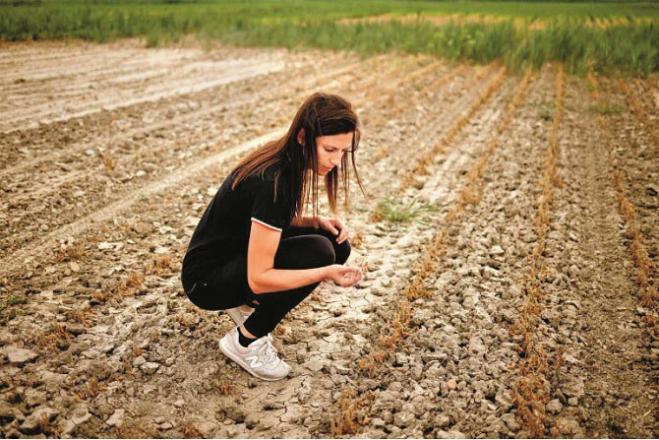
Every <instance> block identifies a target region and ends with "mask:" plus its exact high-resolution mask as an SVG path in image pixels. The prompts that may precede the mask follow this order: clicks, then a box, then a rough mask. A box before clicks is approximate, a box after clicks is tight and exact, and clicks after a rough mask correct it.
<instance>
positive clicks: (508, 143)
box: [360, 69, 546, 438]
mask: <svg viewBox="0 0 659 440" xmlns="http://www.w3.org/2000/svg"><path fill="white" fill-rule="evenodd" d="M545 72H546V69H543V70H542V72H541V75H540V78H539V79H537V80H533V81H532V84H531V85H528V90H529V91H528V92H526V93H525V95H524V96H523V97H522V96H520V95H519V94H517V95H516V96H518V98H517V99H518V100H520V101H522V100H523V104H524V105H523V106H521V107H518V109H517V110H516V111H515V115H514V116H512V117H511V119H510V120H511V126H510V128H509V129H508V130H507V131H506V132H505V134H503V135H502V134H501V133H500V134H499V139H500V145H499V146H498V147H496V149H495V150H494V154H493V155H491V156H490V155H488V154H487V151H488V149H489V148H487V147H486V148H484V149H483V150H481V154H483V155H485V156H481V155H479V157H480V159H479V157H477V158H475V159H474V162H473V166H471V170H470V169H469V168H468V166H467V165H468V164H469V162H467V161H463V160H460V159H458V160H457V161H455V163H456V165H452V166H451V167H452V168H456V169H457V170H459V171H460V175H462V176H467V175H468V176H473V177H472V178H471V179H469V180H470V181H471V183H466V184H465V185H464V186H462V187H461V188H460V187H458V190H457V191H455V194H453V193H452V192H449V191H444V186H445V185H446V182H447V181H449V179H446V178H445V177H444V178H441V179H439V181H440V182H441V183H442V184H441V187H438V188H437V190H440V189H441V190H442V192H443V193H444V194H445V195H442V196H440V197H439V198H438V202H437V203H438V204H439V205H440V206H441V209H442V210H444V212H443V214H444V217H443V218H446V216H448V214H449V213H452V214H453V215H457V216H459V221H457V222H454V223H451V222H448V221H445V223H447V228H446V234H445V237H444V241H443V247H444V249H443V251H442V252H441V255H440V256H439V257H438V258H437V260H436V261H435V262H434V264H435V266H436V267H435V269H434V271H433V273H432V274H430V276H428V277H427V278H426V280H425V281H424V288H425V289H426V291H427V292H429V293H432V298H418V299H416V300H415V301H414V303H413V304H414V307H413V309H412V311H411V318H410V335H409V336H408V337H407V338H405V339H404V340H403V341H402V343H401V344H399V345H397V346H396V349H395V356H393V357H392V359H391V361H392V362H393V364H391V365H392V366H393V367H394V368H391V369H388V370H387V371H386V374H383V375H380V376H378V378H377V379H375V382H374V383H375V384H377V385H378V386H377V387H376V388H377V389H374V390H373V393H374V404H373V406H372V408H371V412H370V414H369V416H370V417H372V421H371V422H370V423H369V425H370V426H369V431H368V436H369V437H408V436H409V437H435V438H437V437H439V438H442V437H453V438H455V437H460V436H462V435H464V436H466V437H476V438H479V437H486V438H496V437H515V436H516V434H515V433H516V432H517V431H518V430H519V426H517V427H515V424H516V422H515V419H514V414H513V413H510V411H511V409H512V404H511V403H510V402H511V399H510V385H509V380H508V377H509V370H510V367H509V365H510V362H512V361H513V360H514V359H516V357H517V352H516V349H515V348H516V347H514V344H512V343H511V342H509V336H508V330H507V327H508V322H511V321H512V319H514V317H515V316H516V312H515V310H514V301H515V300H516V299H517V297H519V296H520V295H521V292H518V291H516V290H515V289H513V288H511V280H512V279H514V278H515V277H516V275H517V274H518V273H519V272H520V270H521V268H522V267H523V266H524V262H523V258H524V256H525V255H527V254H528V252H529V248H530V245H528V244H527V241H528V233H529V232H528V230H529V228H528V225H527V224H526V223H527V222H526V221H527V215H526V213H527V212H528V208H529V207H531V206H533V203H534V200H535V194H534V193H533V192H534V191H533V188H532V187H531V185H529V184H528V176H533V175H534V174H535V173H536V172H537V168H538V163H537V162H538V161H536V160H535V157H536V156H537V154H536V144H537V143H538V142H541V141H542V140H543V136H544V129H543V128H542V126H543V121H542V120H541V119H539V117H537V116H536V110H537V108H538V106H539V104H540V103H541V102H542V97H543V96H544V94H545V83H546V81H545V76H546V74H545ZM519 87H524V85H523V84H520V85H519ZM518 90H520V89H518ZM526 96H528V98H526ZM510 105H512V103H511V102H510V99H509V102H508V105H506V103H502V104H501V105H499V106H498V108H500V109H501V110H502V111H503V110H505V108H506V107H510ZM507 118H508V116H506V114H503V115H501V116H500V117H498V118H497V120H498V121H500V122H499V124H500V125H499V127H503V126H505V122H506V119H507ZM470 126H471V130H472V131H476V133H477V134H476V135H475V136H470V137H469V139H467V140H465V141H464V142H462V143H467V145H468V144H476V145H484V146H491V145H493V144H492V143H491V140H490V133H497V132H498V131H499V130H497V127H496V126H492V127H483V126H477V128H475V127H474V126H473V124H470ZM479 138H480V139H479ZM459 149H460V147H458V148H456V147H453V148H451V151H450V153H449V156H452V155H453V152H454V151H455V150H459ZM472 155H473V153H472ZM485 158H487V159H485ZM447 161H448V160H446V161H444V162H442V167H444V165H445V164H446V162H447ZM485 161H487V165H486V166H485V167H483V164H484V162H485ZM457 164H459V165H457ZM449 169H451V168H449ZM479 171H480V172H481V173H482V174H480V177H478V176H479ZM436 174H437V170H434V171H433V175H436ZM449 177H450V176H449ZM472 179H473V180H472ZM427 190H432V189H431V188H429V185H428V184H426V186H425V187H424V189H423V191H422V193H425V192H426V191H427ZM427 197H428V198H429V199H432V198H434V197H432V195H431V194H429V195H428V196H427ZM424 198H426V197H425V196H424ZM481 198H482V200H481ZM461 199H462V200H463V201H464V200H474V201H478V204H477V205H474V206H473V207H471V208H470V209H466V210H464V211H462V210H460V209H457V210H454V209H453V207H454V206H459V205H457V204H458V203H460V200H461ZM451 201H452V202H453V206H451V204H450V203H447V202H451ZM421 261H422V258H419V262H421ZM391 314H392V313H391V312H390V311H388V310H382V313H378V315H379V316H378V318H380V319H384V321H385V324H384V325H383V326H382V328H383V329H386V328H387V326H388V320H387V316H389V315H391ZM380 319H375V320H373V321H374V322H377V321H379V320H380ZM375 334H376V335H377V334H378V332H377V331H376V332H375ZM363 384H364V385H366V386H368V382H367V381H365V380H364V381H363ZM360 386H361V385H360ZM371 389H373V387H371ZM401 403H402V405H401Z"/></svg>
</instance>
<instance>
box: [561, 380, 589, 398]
mask: <svg viewBox="0 0 659 440" xmlns="http://www.w3.org/2000/svg"><path fill="white" fill-rule="evenodd" d="M563 393H564V394H565V395H566V396H569V397H576V398H579V397H582V396H583V395H584V394H585V391H584V384H583V380H581V379H577V378H575V379H573V380H572V381H571V382H569V383H567V384H565V385H564V386H563Z"/></svg>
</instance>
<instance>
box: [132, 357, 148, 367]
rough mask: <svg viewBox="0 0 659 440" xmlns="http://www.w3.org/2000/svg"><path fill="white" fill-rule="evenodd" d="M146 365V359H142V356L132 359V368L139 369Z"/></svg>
mask: <svg viewBox="0 0 659 440" xmlns="http://www.w3.org/2000/svg"><path fill="white" fill-rule="evenodd" d="M145 363H146V359H144V356H137V357H136V358H135V359H133V367H141V366H142V365H144V364H145Z"/></svg>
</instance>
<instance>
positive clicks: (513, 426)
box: [501, 413, 521, 432]
mask: <svg viewBox="0 0 659 440" xmlns="http://www.w3.org/2000/svg"><path fill="white" fill-rule="evenodd" d="M501 420H503V423H505V424H506V426H507V427H508V429H510V430H511V431H512V432H517V431H519V430H520V428H521V426H520V424H519V422H518V421H517V418H516V417H515V414H511V413H507V414H504V415H503V416H501Z"/></svg>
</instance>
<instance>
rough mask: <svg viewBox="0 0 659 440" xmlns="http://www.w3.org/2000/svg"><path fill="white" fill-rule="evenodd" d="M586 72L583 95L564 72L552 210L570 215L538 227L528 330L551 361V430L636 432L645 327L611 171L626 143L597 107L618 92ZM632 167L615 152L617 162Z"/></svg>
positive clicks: (646, 393)
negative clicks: (541, 249) (535, 317)
mask: <svg viewBox="0 0 659 440" xmlns="http://www.w3.org/2000/svg"><path fill="white" fill-rule="evenodd" d="M596 82H599V81H597V80H595V79H594V78H592V79H591V81H590V83H591V87H590V88H591V96H592V97H593V99H592V101H591V100H589V99H588V98H586V97H585V96H584V95H585V93H584V87H583V86H582V83H581V81H580V80H579V79H578V78H574V77H572V78H569V79H568V81H566V92H565V104H564V108H565V115H564V118H563V119H564V123H563V124H562V127H561V134H560V138H561V155H560V156H559V168H560V170H561V175H562V176H563V177H564V182H563V185H562V186H561V187H560V189H558V190H557V194H556V197H555V200H554V204H555V207H554V208H553V212H554V214H553V217H554V218H556V219H570V221H556V222H553V223H552V227H551V232H550V234H549V235H548V239H547V243H546V246H545V253H544V254H543V258H544V260H545V262H546V266H547V271H546V272H547V275H546V277H545V278H544V279H543V280H542V282H543V285H542V290H543V292H544V295H545V300H544V301H543V311H542V320H541V321H540V326H539V331H538V332H537V334H538V335H540V337H541V338H542V344H543V347H544V348H545V350H546V351H547V353H546V354H547V357H548V358H549V359H555V360H557V361H558V362H557V363H556V364H555V365H552V367H551V368H550V371H551V373H550V374H549V375H548V377H547V378H548V380H549V384H550V387H551V395H552V400H551V401H550V402H549V403H548V404H547V405H546V408H547V410H548V413H547V423H546V425H547V426H549V427H550V429H549V431H548V434H549V435H551V436H553V437H559V436H560V437H564V436H574V437H586V436H587V437H614V436H618V435H625V436H629V437H646V436H649V435H651V434H650V433H651V432H652V417H651V416H649V414H650V413H651V408H652V407H653V406H656V405H654V402H653V401H654V400H655V399H656V396H657V388H656V386H653V383H654V382H655V381H654V380H653V377H652V375H653V373H652V372H651V363H647V361H650V360H651V359H652V353H651V350H650V347H648V345H649V344H648V338H647V337H646V335H645V331H644V329H651V328H650V327H648V325H647V323H646V322H644V316H643V315H642V314H641V312H642V310H643V308H641V307H639V306H638V296H637V293H638V291H639V289H638V286H637V285H636V281H635V280H634V272H635V267H634V266H633V265H632V264H628V263H629V261H627V260H628V258H629V256H628V252H627V249H626V248H625V246H624V243H623V242H622V240H621V237H620V232H621V225H623V224H624V220H622V217H621V216H620V215H619V214H618V209H617V208H616V205H617V195H616V191H615V189H614V187H613V185H612V179H611V175H612V171H613V170H612V165H613V164H612V158H613V157H614V156H616V155H617V154H618V152H619V151H621V150H630V149H632V150H633V149H634V148H635V147H633V146H632V145H633V144H631V143H629V142H626V141H625V140H624V137H625V136H624V134H623V133H624V132H617V131H616V130H615V129H613V130H612V128H613V126H614V124H613V123H612V121H611V119H613V120H615V119H618V118H619V115H622V112H620V111H616V112H612V113H611V112H600V111H598V110H599V109H600V108H605V109H606V108H623V107H618V106H619V104H618V102H615V101H618V99H619V98H620V102H622V99H624V97H623V96H620V94H619V93H617V92H615V91H614V90H613V89H611V90H609V91H608V92H610V93H613V96H614V100H613V101H612V100H611V99H610V98H611V95H608V94H607V91H605V90H602V89H600V88H599V87H597V88H595V87H593V86H592V85H593V84H595V83H596ZM614 89H615V88H614ZM601 104H603V106H600V105H601ZM628 116H629V118H630V119H631V118H633V115H631V114H628ZM631 132H632V133H633V131H631ZM584 143H585V148H584ZM620 165H622V164H620ZM634 168H635V167H634V164H633V163H631V162H627V161H626V160H625V165H624V169H625V170H626V171H627V172H631V173H634V171H633V170H634ZM568 177H569V178H568ZM622 396H624V398H621V397H622Z"/></svg>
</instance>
